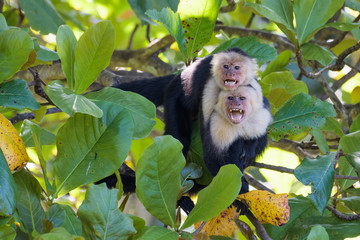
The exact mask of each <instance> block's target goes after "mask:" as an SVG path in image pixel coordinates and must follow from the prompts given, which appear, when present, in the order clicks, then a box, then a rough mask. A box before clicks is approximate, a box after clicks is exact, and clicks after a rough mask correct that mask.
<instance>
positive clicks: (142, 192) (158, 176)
mask: <svg viewBox="0 0 360 240" xmlns="http://www.w3.org/2000/svg"><path fill="white" fill-rule="evenodd" d="M181 149H182V145H181V144H180V142H179V141H178V140H176V139H175V138H173V137H172V136H169V135H166V136H161V137H156V138H155V142H154V143H153V144H152V145H151V146H150V147H148V148H147V149H146V150H145V151H144V152H143V154H142V155H141V157H140V159H139V161H138V163H137V166H136V194H137V196H138V198H139V200H140V201H141V202H142V203H143V204H144V206H145V208H146V209H147V210H148V211H149V212H150V213H151V215H153V216H154V217H155V218H157V219H159V220H160V221H161V222H163V223H164V224H167V225H169V226H172V227H175V216H176V201H177V197H178V194H179V192H180V189H181V182H180V172H181V169H182V168H183V167H184V166H185V159H184V156H183V155H182V153H181Z"/></svg>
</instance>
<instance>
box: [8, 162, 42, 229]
mask: <svg viewBox="0 0 360 240" xmlns="http://www.w3.org/2000/svg"><path fill="white" fill-rule="evenodd" d="M14 179H15V183H16V187H17V198H16V200H17V203H16V208H17V210H18V213H19V215H20V218H21V220H22V222H23V223H24V227H25V229H26V231H27V232H28V233H32V231H34V230H36V231H37V232H39V233H42V229H43V226H42V221H43V220H44V219H45V211H44V209H43V208H42V206H41V202H40V199H41V192H42V190H41V186H40V184H39V182H38V181H37V180H36V179H35V178H34V177H33V176H32V175H31V173H30V172H28V171H26V170H25V169H22V170H21V171H19V172H16V173H15V174H14Z"/></svg>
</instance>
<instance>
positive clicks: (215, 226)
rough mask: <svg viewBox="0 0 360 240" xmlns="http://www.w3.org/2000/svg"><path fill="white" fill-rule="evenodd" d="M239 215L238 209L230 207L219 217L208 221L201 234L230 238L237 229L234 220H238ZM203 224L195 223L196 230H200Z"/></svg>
mask: <svg viewBox="0 0 360 240" xmlns="http://www.w3.org/2000/svg"><path fill="white" fill-rule="evenodd" d="M238 217H239V213H238V212H236V208H234V207H232V206H231V207H228V208H226V209H225V210H224V211H222V212H221V213H220V214H219V215H218V216H216V217H214V218H212V219H211V220H210V221H207V222H206V223H205V225H204V227H203V228H202V230H201V232H205V233H206V234H207V235H209V236H211V235H218V236H226V237H229V236H231V235H232V233H233V232H234V230H235V229H236V228H237V227H236V224H235V222H234V220H233V218H236V219H237V218H238ZM202 223H203V222H198V223H195V224H194V226H195V228H196V229H197V228H199V227H200V226H201V224H202Z"/></svg>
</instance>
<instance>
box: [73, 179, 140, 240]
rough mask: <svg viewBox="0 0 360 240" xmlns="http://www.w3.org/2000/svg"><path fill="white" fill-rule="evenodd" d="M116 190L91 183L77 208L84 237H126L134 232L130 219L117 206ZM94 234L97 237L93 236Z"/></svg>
mask: <svg viewBox="0 0 360 240" xmlns="http://www.w3.org/2000/svg"><path fill="white" fill-rule="evenodd" d="M117 195H118V190H117V189H112V190H110V189H108V188H107V187H106V185H105V183H103V184H100V185H92V186H91V187H90V188H89V189H88V190H87V191H86V196H85V200H84V201H83V202H82V204H81V206H80V207H79V210H78V212H77V213H78V215H79V218H80V219H81V222H82V223H83V227H84V229H83V232H84V233H83V236H84V237H85V238H86V239H98V238H100V239H113V240H116V239H128V237H129V236H130V235H132V234H134V233H135V232H136V230H135V228H134V226H133V221H132V219H131V218H130V217H129V216H127V215H125V214H124V213H122V212H121V211H120V210H119V208H118V199H117ZM94 234H95V235H96V236H98V238H95V237H94Z"/></svg>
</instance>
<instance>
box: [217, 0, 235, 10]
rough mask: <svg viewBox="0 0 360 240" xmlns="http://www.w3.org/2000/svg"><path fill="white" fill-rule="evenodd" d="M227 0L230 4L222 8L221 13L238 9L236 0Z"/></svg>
mask: <svg viewBox="0 0 360 240" xmlns="http://www.w3.org/2000/svg"><path fill="white" fill-rule="evenodd" d="M226 2H227V4H228V5H226V6H223V7H221V8H220V12H221V13H225V12H232V11H234V10H235V9H236V3H235V1H234V0H226Z"/></svg>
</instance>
